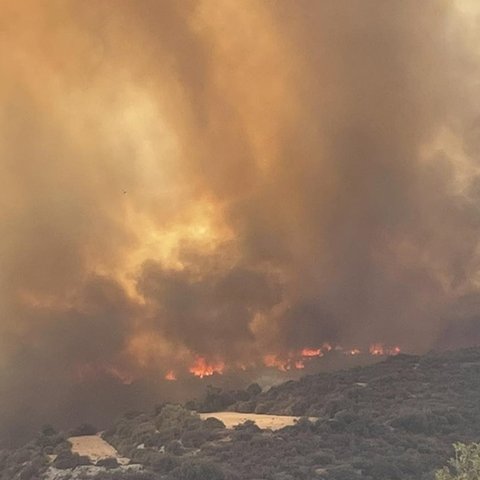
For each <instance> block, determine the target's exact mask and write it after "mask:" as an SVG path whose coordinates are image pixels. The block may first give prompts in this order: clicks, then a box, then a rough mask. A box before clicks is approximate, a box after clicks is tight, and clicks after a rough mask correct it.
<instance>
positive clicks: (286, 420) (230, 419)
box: [200, 412, 317, 430]
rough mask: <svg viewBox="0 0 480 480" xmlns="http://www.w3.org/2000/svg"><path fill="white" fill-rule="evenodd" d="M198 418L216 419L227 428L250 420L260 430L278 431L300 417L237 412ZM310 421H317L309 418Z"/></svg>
mask: <svg viewBox="0 0 480 480" xmlns="http://www.w3.org/2000/svg"><path fill="white" fill-rule="evenodd" d="M200 417H201V418H202V419H203V420H205V419H206V418H209V417H214V418H218V420H221V421H222V422H223V423H224V424H225V426H226V427H227V428H233V427H235V426H236V425H239V424H240V423H243V422H246V421H247V420H252V421H253V422H255V423H256V425H257V426H258V427H259V428H261V429H270V430H279V429H280V428H283V427H288V426H290V425H294V424H295V422H296V421H297V420H298V419H299V418H300V417H291V416H288V415H263V414H258V413H237V412H213V413H200ZM310 420H311V421H315V420H317V419H316V418H313V417H312V418H310Z"/></svg>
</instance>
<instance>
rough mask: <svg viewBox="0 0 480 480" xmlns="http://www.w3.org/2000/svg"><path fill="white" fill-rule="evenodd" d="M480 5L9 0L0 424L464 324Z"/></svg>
mask: <svg viewBox="0 0 480 480" xmlns="http://www.w3.org/2000/svg"><path fill="white" fill-rule="evenodd" d="M479 18H480V17H479V16H478V9H477V8H476V5H475V2H470V1H468V0H462V1H459V2H456V3H455V5H454V4H453V3H452V2H447V1H445V2H444V1H437V0H436V1H425V2H422V4H421V5H419V3H418V2H417V1H413V0H411V1H410V0H404V1H394V2H383V1H381V0H368V1H346V0H345V1H343V0H342V1H337V0H335V1H333V0H331V1H323V2H316V1H312V0H298V1H296V2H288V1H283V0H278V1H275V2H269V1H258V0H256V1H241V2H240V1H233V0H232V1H224V2H209V1H203V0H196V1H183V2H174V1H162V2H157V1H153V0H152V1H150V0H141V1H133V0H132V1H129V0H117V1H115V2H114V1H105V2H102V3H101V4H96V5H92V4H89V5H87V4H85V3H84V2H80V1H76V0H68V1H63V0H62V1H57V0H45V1H41V2H38V1H25V2H21V3H19V2H14V1H7V2H4V6H3V11H2V18H1V19H0V38H1V41H0V49H1V51H0V69H1V71H2V75H1V76H0V101H1V105H2V109H1V111H0V124H1V128H2V132H3V134H2V136H1V139H0V153H1V156H0V158H1V160H0V187H1V188H0V192H1V193H0V207H1V208H0V221H1V225H2V235H1V237H0V302H1V307H2V309H1V315H2V317H1V321H0V407H1V408H0V425H1V427H0V437H1V438H4V439H6V440H7V441H11V440H12V439H16V438H19V437H21V436H22V435H24V434H26V433H27V432H28V431H30V430H31V429H32V428H36V427H38V425H39V424H40V423H43V422H45V419H50V418H51V419H52V420H51V421H52V422H58V423H59V424H61V425H71V424H72V423H74V422H77V421H81V420H87V419H93V420H98V421H99V422H102V421H105V419H106V418H109V416H111V415H112V414H116V413H120V412H121V411H122V410H124V409H126V408H131V407H139V406H144V405H149V404H151V403H153V402H155V401H160V400H163V399H167V398H170V399H180V398H184V397H185V396H186V395H187V393H186V392H193V391H196V389H197V390H198V388H200V384H199V383H198V382H196V381H194V380H192V379H190V378H189V377H188V375H189V373H188V371H189V369H191V368H192V365H194V364H195V362H196V361H198V359H199V358H201V359H205V361H206V362H208V363H209V364H212V365H216V368H217V370H219V369H225V370H226V371H228V369H229V368H240V367H242V368H245V367H249V366H254V365H259V364H261V363H262V358H263V357H264V356H265V355H266V354H277V355H282V354H288V352H290V351H296V350H298V349H302V348H304V347H311V348H314V347H316V346H318V345H321V344H322V343H323V342H331V343H339V344H344V345H347V346H361V347H362V348H363V347H365V346H367V345H368V344H369V343H372V342H384V343H386V344H395V345H400V346H401V348H402V349H404V350H406V351H414V352H422V351H425V350H428V349H430V348H432V347H439V346H441V347H454V346H459V345H466V344H469V343H471V342H475V341H476V339H478V338H479V336H480V334H479V332H480V324H479V323H478V314H479V310H478V305H479V298H480V297H479V281H478V280H479V277H478V273H477V272H478V266H479V255H478V238H479V234H480V215H479V210H478V202H479V200H480V198H479V196H480V189H479V184H480V183H479V182H480V180H479V178H480V177H479V172H480V171H479V165H478V160H477V158H478V151H479V138H480V135H479V131H480V129H479V128H480V127H479V126H480V123H479V109H478V105H477V104H476V103H477V100H476V99H477V98H480V97H479V95H478V93H479V92H478V85H477V84H476V78H477V75H478V69H479V65H480V59H479V53H480V52H479V50H478V49H477V48H476V45H478V34H477V33H476V32H477V29H476V24H477V23H478V19H479ZM172 372H173V373H174V374H175V375H176V376H177V377H179V382H177V383H175V382H168V381H167V380H164V377H165V376H166V375H168V374H171V373H172ZM180 377H181V378H180ZM181 379H183V380H182V382H180V380H181Z"/></svg>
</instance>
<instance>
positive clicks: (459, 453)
mask: <svg viewBox="0 0 480 480" xmlns="http://www.w3.org/2000/svg"><path fill="white" fill-rule="evenodd" d="M453 448H454V449H455V456H454V457H453V458H451V459H450V461H449V462H448V463H449V466H447V467H443V468H442V469H441V470H438V471H437V472H436V474H435V479H436V480H478V479H479V478H480V443H472V444H470V445H465V444H464V443H455V444H454V445H453Z"/></svg>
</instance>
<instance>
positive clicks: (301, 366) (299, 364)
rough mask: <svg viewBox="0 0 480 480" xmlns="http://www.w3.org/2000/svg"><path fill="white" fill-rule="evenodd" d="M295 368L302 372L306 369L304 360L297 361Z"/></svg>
mask: <svg viewBox="0 0 480 480" xmlns="http://www.w3.org/2000/svg"><path fill="white" fill-rule="evenodd" d="M295 368H296V369H298V370H300V369H302V368H305V364H304V363H303V361H302V360H297V361H296V362H295Z"/></svg>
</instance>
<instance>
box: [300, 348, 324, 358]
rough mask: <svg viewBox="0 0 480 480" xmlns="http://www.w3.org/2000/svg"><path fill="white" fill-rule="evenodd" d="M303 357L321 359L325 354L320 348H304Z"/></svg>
mask: <svg viewBox="0 0 480 480" xmlns="http://www.w3.org/2000/svg"><path fill="white" fill-rule="evenodd" d="M301 355H302V357H321V356H323V353H322V350H321V349H320V348H304V349H303V350H302V352H301Z"/></svg>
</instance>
